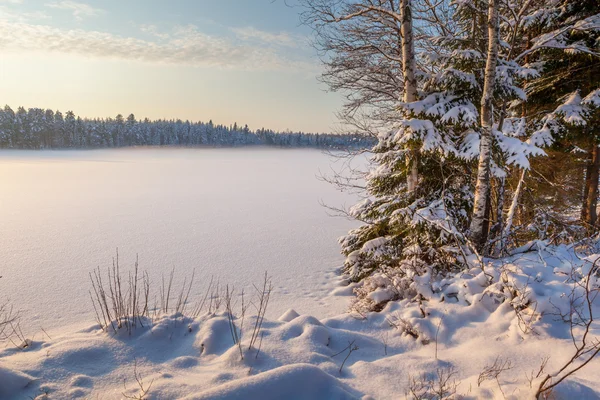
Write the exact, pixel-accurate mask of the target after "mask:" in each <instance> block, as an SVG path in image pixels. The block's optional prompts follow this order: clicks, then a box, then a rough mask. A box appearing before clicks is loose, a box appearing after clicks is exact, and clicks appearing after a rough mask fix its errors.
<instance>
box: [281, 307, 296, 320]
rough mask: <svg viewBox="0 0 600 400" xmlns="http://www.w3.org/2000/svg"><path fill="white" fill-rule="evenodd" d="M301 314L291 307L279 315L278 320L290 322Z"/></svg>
mask: <svg viewBox="0 0 600 400" xmlns="http://www.w3.org/2000/svg"><path fill="white" fill-rule="evenodd" d="M299 316H300V314H298V313H297V312H296V311H295V310H293V309H291V308H290V309H289V310H287V311H286V312H285V313H283V315H282V316H281V317H279V319H278V321H281V322H290V321H291V320H293V319H294V318H298V317H299Z"/></svg>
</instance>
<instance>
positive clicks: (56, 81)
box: [0, 0, 340, 132]
mask: <svg viewBox="0 0 600 400" xmlns="http://www.w3.org/2000/svg"><path fill="white" fill-rule="evenodd" d="M288 3H289V2H288ZM298 12H299V9H298V8H290V7H288V6H286V5H285V4H284V2H283V0H276V1H272V0H0V38H2V40H0V52H1V53H0V54H1V57H0V94H1V98H0V103H2V104H4V103H5V104H9V105H10V106H12V107H14V108H16V107H17V106H20V105H23V106H25V107H44V108H53V109H60V110H62V111H66V110H73V111H74V112H75V113H76V114H78V115H82V116H87V117H106V116H115V115H116V114H118V113H122V114H128V113H131V112H133V113H134V114H135V115H136V116H137V117H138V118H143V117H146V116H147V117H150V118H182V119H190V120H204V121H206V120H208V119H213V121H214V122H216V123H224V124H231V123H233V122H238V123H239V124H240V123H247V124H249V125H250V127H251V128H259V127H263V126H264V127H270V128H274V129H280V130H283V129H286V128H289V129H291V130H305V131H321V132H323V131H330V130H331V129H332V127H334V125H335V122H336V120H335V116H334V112H335V110H337V109H338V108H339V105H340V97H339V95H337V94H332V93H325V89H326V88H325V87H324V86H323V85H321V84H319V83H318V82H317V79H316V78H317V76H318V75H319V72H320V69H321V66H320V64H319V61H318V58H317V57H316V55H315V51H314V50H313V49H312V48H311V47H310V45H309V44H308V39H309V35H310V31H309V29H308V28H306V27H302V26H300V25H299V21H298Z"/></svg>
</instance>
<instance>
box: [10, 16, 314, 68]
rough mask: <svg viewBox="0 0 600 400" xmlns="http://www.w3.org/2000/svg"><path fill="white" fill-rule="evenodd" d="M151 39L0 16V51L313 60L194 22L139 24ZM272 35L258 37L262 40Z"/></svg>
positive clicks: (231, 61) (252, 61) (170, 60)
mask: <svg viewBox="0 0 600 400" xmlns="http://www.w3.org/2000/svg"><path fill="white" fill-rule="evenodd" d="M142 29H145V31H146V32H147V33H149V34H150V36H156V38H154V40H151V39H148V40H144V39H139V38H134V37H123V36H118V35H114V34H111V33H108V32H99V31H87V30H83V29H74V30H66V29H61V28H56V27H51V26H47V25H38V24H31V23H27V22H24V21H14V20H12V19H7V18H4V19H3V18H1V15H0V37H2V38H3V40H2V41H0V51H11V52H17V53H20V52H26V51H29V52H31V51H35V52H52V53H62V54H75V55H79V56H84V57H95V58H111V59H121V60H130V61H141V62H147V63H162V64H174V65H188V66H203V67H219V68H231V69H243V70H293V71H306V72H308V71H311V72H312V71H314V70H315V68H316V66H315V64H314V63H313V62H312V61H310V60H307V59H306V58H305V57H303V56H301V55H297V54H295V53H297V52H290V51H288V52H286V51H278V49H277V48H274V47H272V46H269V45H265V44H263V45H261V44H260V43H258V44H257V43H242V44H240V43H239V41H237V42H236V41H234V40H230V39H227V38H225V37H217V36H211V35H208V34H206V33H203V32H201V31H200V30H199V29H198V27H197V26H195V25H187V26H182V27H178V28H176V29H174V30H173V31H171V32H169V33H168V34H165V33H161V32H159V31H158V30H157V29H156V28H155V27H153V26H151V25H148V26H145V27H143V28H142ZM272 39H273V38H271V37H263V38H262V40H263V41H264V42H270V41H272Z"/></svg>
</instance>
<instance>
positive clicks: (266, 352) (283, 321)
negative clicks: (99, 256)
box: [0, 242, 600, 399]
mask: <svg viewBox="0 0 600 400" xmlns="http://www.w3.org/2000/svg"><path fill="white" fill-rule="evenodd" d="M598 257H600V254H592V253H586V254H584V253H581V252H578V251H576V250H574V248H573V247H568V246H564V245H562V246H546V245H545V244H544V243H542V242H535V243H532V244H530V245H529V246H527V247H524V248H522V249H520V250H519V251H517V252H516V253H515V254H513V255H511V256H508V257H506V258H504V259H502V260H492V261H489V262H488V263H486V266H485V267H483V268H481V267H480V266H477V265H476V263H475V262H474V263H473V265H474V267H473V269H472V270H471V271H464V272H463V273H461V274H458V275H456V276H455V277H453V278H451V279H446V280H444V281H440V282H437V283H436V284H435V285H430V284H429V283H428V282H429V281H428V282H426V278H424V279H423V280H422V284H423V288H422V290H421V293H422V292H423V291H424V290H430V295H429V296H427V298H426V299H422V300H421V301H410V300H401V301H392V302H389V303H387V305H386V306H385V308H384V309H383V311H382V312H379V313H368V314H364V315H360V314H357V313H352V312H349V313H346V314H342V315H339V316H336V317H333V318H327V319H322V320H319V319H317V318H314V317H312V316H309V315H299V314H298V313H297V312H295V311H294V310H289V311H287V312H286V313H285V314H283V315H282V316H281V317H280V318H278V319H277V320H271V319H267V318H265V319H264V320H263V319H262V318H261V317H260V316H257V315H254V314H257V312H256V311H257V310H259V311H260V310H261V309H262V308H261V306H260V304H259V301H260V298H261V296H260V293H261V291H260V290H257V293H259V295H258V297H256V296H254V300H252V296H247V297H246V299H245V303H244V304H245V305H244V307H246V312H245V313H243V312H242V309H243V307H242V304H243V303H242V300H241V297H238V296H237V295H233V296H228V295H227V294H226V293H221V296H222V298H221V299H220V300H219V303H220V304H214V303H212V304H211V306H210V308H211V309H210V310H209V311H204V312H203V313H201V314H199V315H198V316H197V317H195V318H192V317H188V316H185V315H183V314H174V315H168V314H162V315H155V316H153V317H140V318H138V321H137V323H136V327H132V328H131V329H127V328H125V327H124V328H121V329H116V331H115V330H114V329H112V327H110V326H109V327H107V329H106V330H102V329H101V325H100V324H95V325H91V324H90V326H89V327H87V328H86V329H80V330H78V331H76V332H61V333H60V334H58V335H57V334H55V333H52V335H51V336H50V335H47V334H45V333H44V332H40V333H38V334H36V335H35V336H34V337H32V338H15V337H13V340H12V342H7V344H6V346H4V347H3V348H2V349H0V398H1V399H13V398H14V399H26V398H48V399H70V398H94V399H96V398H97V399H117V398H137V399H140V398H144V399H146V398H147V399H174V398H186V399H254V398H256V399H259V398H260V399H281V398H286V399H355V398H356V399H360V398H362V399H371V398H373V399H397V398H421V399H434V398H436V399H442V398H447V399H449V398H465V399H475V398H490V399H491V398H494V399H524V398H532V397H533V396H534V395H535V393H536V390H537V389H538V387H539V385H540V384H541V382H542V381H543V379H544V378H545V377H547V376H548V375H549V374H550V375H552V374H554V373H556V372H557V371H559V370H560V369H561V368H562V367H563V366H564V365H565V364H566V363H567V362H568V360H569V359H571V358H572V357H573V355H574V354H575V351H576V346H581V343H582V340H585V341H586V342H585V346H587V347H586V349H590V348H593V346H597V345H598V341H597V338H598V337H600V323H599V322H598V321H594V322H591V323H588V322H589V313H588V311H589V310H591V311H592V313H594V312H595V313H596V315H600V314H599V313H600V307H598V304H594V305H593V306H592V307H591V309H590V308H586V307H587V302H586V300H587V299H588V298H589V299H590V300H594V299H595V297H593V296H595V294H597V293H598V292H597V291H595V288H597V284H598V279H597V277H596V276H595V273H591V272H590V271H592V268H593V266H594V262H595V261H596V259H597V258H598ZM582 279H583V280H586V279H588V280H589V282H588V281H585V282H586V283H585V284H583V286H582V284H581V282H582ZM588 283H589V284H588ZM340 285H341V286H340V287H339V288H338V289H336V292H337V294H342V295H344V294H346V295H350V294H351V292H352V289H353V287H354V284H352V285H347V283H344V282H340ZM344 285H346V286H344ZM586 287H587V288H588V289H589V290H588V295H589V296H587V297H586V291H585V288H586ZM259 289H260V286H259ZM227 291H228V292H229V288H227ZM213 294H214V293H213ZM380 295H381V294H375V296H380ZM211 296H212V295H211ZM228 297H229V298H230V299H231V300H232V301H231V302H230V305H231V307H230V309H231V315H233V318H231V315H230V313H228V307H227V303H228V302H227V298H228ZM263 300H264V298H263ZM276 301H277V298H276V297H272V298H271V299H270V302H276ZM217 305H218V307H217ZM90 308H91V307H90ZM515 310H519V312H516V311H515ZM578 310H579V311H578ZM184 314H186V313H184ZM188 314H189V313H188ZM242 314H243V318H242ZM258 314H260V312H258ZM92 315H93V311H92V312H91V314H90V316H92ZM571 322H573V323H571ZM22 323H23V324H25V323H26V321H22ZM586 328H588V329H587V331H588V333H587V336H585V337H584V334H585V331H586ZM236 337H238V338H239V340H237V344H236V343H235V342H236V340H235V338H236ZM21 341H23V342H24V343H23V344H21V346H15V344H16V345H19V343H21ZM592 353H593V351H590V352H587V353H584V354H583V355H582V357H580V358H578V359H577V360H575V362H574V364H572V365H571V366H568V367H567V368H566V369H565V371H569V370H570V369H572V368H577V367H578V366H579V365H580V364H581V362H582V361H583V360H585V359H586V357H588V356H589V355H591V354H592ZM599 369H600V359H593V360H592V361H591V362H590V363H589V364H587V365H586V366H585V367H583V368H581V369H580V370H578V371H577V372H576V373H575V374H574V375H571V376H568V377H567V378H566V379H564V381H562V382H561V383H560V384H559V385H557V386H556V387H555V388H554V389H553V390H552V391H548V392H546V395H547V396H548V398H556V399H574V398H577V399H595V398H600V379H599V376H600V375H599V373H598V370H599ZM563 375H564V371H563ZM561 377H562V375H561V374H558V375H556V376H555V377H554V378H553V379H551V380H550V382H557V381H558V380H559V379H560V378H561Z"/></svg>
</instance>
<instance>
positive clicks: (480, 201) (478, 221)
mask: <svg viewBox="0 0 600 400" xmlns="http://www.w3.org/2000/svg"><path fill="white" fill-rule="evenodd" d="M488 10H489V11H488V52H487V53H488V54H487V62H486V66H485V81H484V87H483V96H482V98H481V141H480V145H479V164H478V168H477V185H476V187H475V204H474V206H473V216H472V219H471V229H470V230H471V240H472V241H473V242H474V244H475V246H477V248H478V249H479V250H481V249H483V247H484V246H485V244H486V242H487V236H488V231H489V225H490V221H489V212H490V205H489V202H490V175H491V173H490V161H491V158H492V129H493V119H494V118H493V109H492V100H493V96H494V82H495V80H496V65H497V63H498V36H499V32H498V0H490V1H489V9H488Z"/></svg>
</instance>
